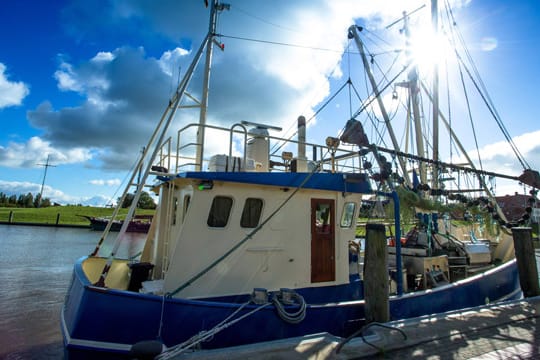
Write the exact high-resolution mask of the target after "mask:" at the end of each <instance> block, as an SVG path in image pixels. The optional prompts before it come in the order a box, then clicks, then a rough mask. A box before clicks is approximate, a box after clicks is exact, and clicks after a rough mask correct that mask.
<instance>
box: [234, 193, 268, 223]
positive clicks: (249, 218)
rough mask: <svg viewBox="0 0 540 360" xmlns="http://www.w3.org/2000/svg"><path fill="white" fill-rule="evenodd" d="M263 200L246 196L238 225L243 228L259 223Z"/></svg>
mask: <svg viewBox="0 0 540 360" xmlns="http://www.w3.org/2000/svg"><path fill="white" fill-rule="evenodd" d="M262 206H263V201H262V199H256V198H247V199H246V202H245V203H244V210H242V218H241V219H240V226H241V227H243V228H254V227H256V226H257V225H259V220H260V219H261V212H262Z"/></svg>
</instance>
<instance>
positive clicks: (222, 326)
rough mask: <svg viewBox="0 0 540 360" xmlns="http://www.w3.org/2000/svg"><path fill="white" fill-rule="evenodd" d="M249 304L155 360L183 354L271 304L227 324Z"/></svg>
mask: <svg viewBox="0 0 540 360" xmlns="http://www.w3.org/2000/svg"><path fill="white" fill-rule="evenodd" d="M250 303H251V300H250V301H248V302H247V303H244V304H242V305H241V306H240V307H238V309H236V310H235V311H234V312H233V313H232V314H231V315H229V316H228V317H227V318H225V319H224V320H223V321H221V322H220V323H219V324H217V325H216V326H214V327H213V328H212V329H210V330H208V331H202V332H200V333H199V334H197V335H194V336H193V337H191V338H190V339H188V340H186V341H184V342H183V343H181V344H178V345H175V346H173V347H171V348H168V349H166V350H165V352H163V353H161V354H159V355H158V356H156V357H155V359H156V360H163V359H171V358H172V357H174V356H176V355H178V354H181V353H183V352H185V351H186V350H188V349H190V348H192V347H194V346H195V345H198V344H200V343H201V342H203V341H205V340H207V339H209V338H211V337H213V336H214V335H215V334H217V333H219V332H221V331H223V330H225V329H226V328H228V327H230V326H232V325H234V324H236V323H237V322H239V321H240V320H243V319H245V318H246V317H248V316H251V315H253V314H255V313H256V312H257V311H259V310H262V309H264V308H266V307H267V306H268V305H270V304H271V303H266V304H263V305H261V306H258V307H256V308H255V309H253V310H251V311H250V312H248V313H246V314H244V315H242V316H240V317H239V318H237V319H235V320H233V321H231V322H227V321H229V320H230V319H231V318H233V317H234V316H235V315H236V314H238V312H239V311H241V310H242V309H243V308H244V307H246V306H247V305H248V304H250Z"/></svg>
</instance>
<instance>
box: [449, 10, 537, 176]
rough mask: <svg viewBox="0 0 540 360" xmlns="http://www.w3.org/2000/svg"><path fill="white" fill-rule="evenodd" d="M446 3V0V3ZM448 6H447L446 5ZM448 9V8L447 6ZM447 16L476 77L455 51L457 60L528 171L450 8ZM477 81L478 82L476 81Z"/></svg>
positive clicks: (527, 166) (526, 164)
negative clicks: (462, 65)
mask: <svg viewBox="0 0 540 360" xmlns="http://www.w3.org/2000/svg"><path fill="white" fill-rule="evenodd" d="M446 2H448V0H447V1H446ZM447 6H448V5H447ZM448 7H449V6H448ZM449 14H450V17H451V19H452V21H453V24H454V27H453V29H454V30H455V31H456V33H457V36H458V38H459V40H460V43H461V45H462V47H463V49H464V52H465V55H466V57H467V59H468V61H469V62H470V64H471V67H472V70H473V72H474V74H475V75H476V78H475V77H473V75H472V74H471V72H470V70H469V68H468V67H467V66H466V65H465V64H464V61H463V59H462V58H461V56H459V54H457V50H456V54H457V57H458V60H459V61H460V62H461V63H463V64H464V67H465V71H466V72H467V74H468V75H469V77H470V79H471V81H472V83H473V84H474V86H475V88H476V90H477V91H478V93H479V94H480V96H481V97H482V100H483V101H484V103H485V104H486V106H487V108H488V110H489V112H490V113H491V115H492V116H493V118H494V120H495V122H496V123H497V125H498V126H499V129H500V130H501V132H502V133H503V135H504V137H505V139H506V141H507V142H508V144H509V145H510V147H511V148H512V150H513V151H514V154H515V155H516V157H517V158H518V161H519V162H520V163H521V165H522V166H523V168H524V169H530V166H529V164H528V163H527V161H526V160H525V158H524V157H523V155H522V154H521V153H520V151H519V149H518V148H517V146H516V144H515V143H514V141H513V140H512V137H511V136H510V133H509V132H508V130H507V129H506V127H505V126H504V124H503V122H502V120H501V117H500V115H499V113H498V111H497V109H496V108H495V105H494V104H493V101H492V100H491V97H490V96H489V93H488V91H487V88H486V86H485V84H484V82H483V81H482V78H481V77H480V74H479V71H478V69H477V68H476V65H475V63H474V61H473V60H472V57H471V54H470V52H469V50H468V48H467V46H466V45H465V40H464V39H463V36H462V35H461V33H460V32H459V31H457V23H456V21H455V17H454V14H453V12H452V9H451V8H450V9H449ZM476 79H478V80H476Z"/></svg>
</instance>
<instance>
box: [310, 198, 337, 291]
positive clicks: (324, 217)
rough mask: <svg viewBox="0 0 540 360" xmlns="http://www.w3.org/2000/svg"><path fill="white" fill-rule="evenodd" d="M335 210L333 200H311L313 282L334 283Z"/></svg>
mask: <svg viewBox="0 0 540 360" xmlns="http://www.w3.org/2000/svg"><path fill="white" fill-rule="evenodd" d="M335 219H336V217H335V208H334V200H332V199H311V282H323V281H334V280H335V279H336V260H335V222H336V220H335Z"/></svg>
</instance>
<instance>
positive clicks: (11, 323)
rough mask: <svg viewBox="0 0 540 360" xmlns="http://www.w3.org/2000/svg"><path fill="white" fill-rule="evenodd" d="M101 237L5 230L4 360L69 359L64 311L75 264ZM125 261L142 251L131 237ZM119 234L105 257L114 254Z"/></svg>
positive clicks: (1, 247)
mask: <svg viewBox="0 0 540 360" xmlns="http://www.w3.org/2000/svg"><path fill="white" fill-rule="evenodd" d="M100 234H101V233H100V232H95V231H91V230H88V229H75V228H55V227H37V226H18V225H0V359H5V360H15V359H17V360H19V359H20V360H23V359H24V360H27V359H45V360H49V359H50V360H53V359H54V360H57V359H62V358H63V345H62V334H61V331H60V310H61V308H62V304H63V302H64V296H65V294H66V291H67V288H68V285H69V281H70V279H71V273H72V269H73V264H74V263H75V261H76V260H77V259H78V258H80V257H81V256H84V255H88V254H90V253H91V252H92V251H93V250H94V248H95V246H96V244H97V241H98V240H99V236H100ZM126 235H128V237H127V241H122V243H121V244H122V246H121V247H120V249H119V251H118V255H119V257H130V256H133V255H135V254H136V253H137V252H138V251H139V250H140V244H141V241H140V240H141V239H140V236H141V235H140V234H134V233H133V234H132V233H128V234H126ZM115 238H116V233H111V236H109V237H108V238H107V240H106V241H105V243H104V244H103V246H102V248H101V251H100V254H106V255H108V254H109V253H110V251H111V249H112V244H113V243H114V240H115Z"/></svg>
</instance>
